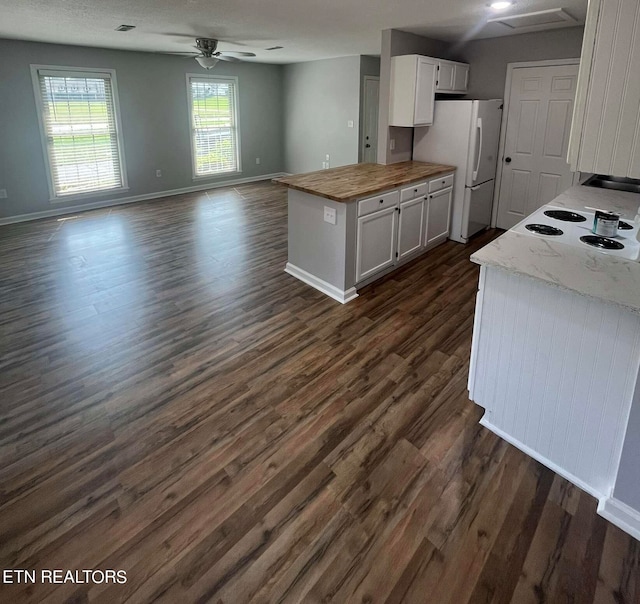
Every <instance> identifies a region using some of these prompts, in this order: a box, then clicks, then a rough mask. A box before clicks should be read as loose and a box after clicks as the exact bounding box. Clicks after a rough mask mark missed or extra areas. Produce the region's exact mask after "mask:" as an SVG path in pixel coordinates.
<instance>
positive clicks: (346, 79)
mask: <svg viewBox="0 0 640 604" xmlns="http://www.w3.org/2000/svg"><path fill="white" fill-rule="evenodd" d="M284 109H285V123H284V131H285V162H284V164H285V171H286V172H291V173H293V174H297V173H300V172H313V171H315V170H321V169H322V162H323V161H325V156H326V155H327V154H329V157H330V164H331V167H332V168H334V167H336V166H344V165H347V164H355V163H357V162H358V146H359V145H358V138H359V135H358V132H359V122H360V119H359V117H360V56H353V57H340V58H338V59H326V60H321V61H308V62H305V63H293V64H291V65H285V67H284ZM348 121H353V128H348V127H347V122H348Z"/></svg>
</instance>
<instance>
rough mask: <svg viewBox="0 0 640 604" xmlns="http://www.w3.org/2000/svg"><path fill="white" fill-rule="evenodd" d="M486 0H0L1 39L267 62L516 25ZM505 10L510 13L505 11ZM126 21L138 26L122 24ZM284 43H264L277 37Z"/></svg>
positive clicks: (489, 32) (580, 12)
mask: <svg viewBox="0 0 640 604" xmlns="http://www.w3.org/2000/svg"><path fill="white" fill-rule="evenodd" d="M559 1H560V0H516V4H515V6H513V7H512V8H510V9H509V10H508V11H504V13H525V12H531V11H538V10H544V9H550V8H557V7H562V8H564V9H565V10H566V11H567V12H568V13H570V14H571V15H572V16H573V17H574V18H576V19H578V20H579V21H580V22H584V17H585V14H586V7H587V0H562V3H561V4H558V2H559ZM488 2H489V0H320V1H316V2H311V1H309V0H241V1H240V0H0V15H2V18H1V19H0V38H17V39H22V40H31V41H39V42H54V43H61V44H77V45H83V46H98V47H105V48H122V49H129V50H146V51H164V52H181V51H183V52H188V51H190V49H191V45H192V44H193V38H194V37H195V36H196V35H198V36H205V37H215V38H218V39H220V40H221V43H220V45H219V50H248V51H253V52H255V53H256V54H257V55H258V56H257V58H256V59H255V60H256V61H259V62H265V63H291V62H297V61H308V60H312V59H324V58H329V57H339V56H347V55H356V54H371V55H378V54H380V32H381V30H383V29H388V28H397V29H403V30H405V31H411V32H414V33H417V34H421V35H425V36H430V37H433V38H436V39H440V40H446V41H450V42H454V41H458V40H460V39H464V38H469V37H471V38H486V37H494V36H500V35H507V34H509V33H511V32H510V31H509V30H508V28H506V27H505V26H502V25H498V24H487V25H484V22H485V21H486V20H487V19H488V18H491V17H494V16H495V15H496V13H495V12H494V11H491V10H490V9H489V8H487V3H488ZM501 14H503V13H501ZM120 24H130V25H135V26H136V29H134V30H133V31H131V32H127V33H122V32H116V31H114V29H115V28H116V27H117V26H118V25H120ZM276 45H278V46H283V47H284V48H283V49H282V50H275V51H271V52H267V51H265V50H264V49H265V48H268V47H270V46H276Z"/></svg>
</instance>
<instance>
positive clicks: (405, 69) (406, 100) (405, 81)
mask: <svg viewBox="0 0 640 604" xmlns="http://www.w3.org/2000/svg"><path fill="white" fill-rule="evenodd" d="M437 72H438V62H437V60H436V59H432V58H430V57H423V56H421V55H403V56H400V57H392V58H391V94H390V97H389V125H390V126H408V127H412V126H430V125H431V124H433V103H434V95H435V89H436V75H437Z"/></svg>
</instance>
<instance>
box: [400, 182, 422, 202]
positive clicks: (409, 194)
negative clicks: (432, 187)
mask: <svg viewBox="0 0 640 604" xmlns="http://www.w3.org/2000/svg"><path fill="white" fill-rule="evenodd" d="M426 194H427V183H426V182H417V183H414V184H412V185H411V186H410V187H406V188H405V189H402V190H401V191H400V201H408V200H409V199H415V198H416V197H424V196H425V195H426Z"/></svg>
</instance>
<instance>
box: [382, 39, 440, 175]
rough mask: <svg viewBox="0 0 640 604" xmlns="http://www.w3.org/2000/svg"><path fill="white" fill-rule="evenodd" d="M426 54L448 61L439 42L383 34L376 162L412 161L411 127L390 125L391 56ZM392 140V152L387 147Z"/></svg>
mask: <svg viewBox="0 0 640 604" xmlns="http://www.w3.org/2000/svg"><path fill="white" fill-rule="evenodd" d="M413 54H417V55H427V56H430V57H438V58H440V59H450V58H452V57H451V56H450V52H449V45H448V44H447V43H446V42H441V41H440V40H432V39H431V38H424V37H422V36H416V35H415V34H410V33H407V32H404V31H399V30H397V29H385V30H383V32H382V47H381V50H380V111H379V114H378V163H379V164H393V163H396V162H400V161H406V160H409V159H411V154H412V152H413V128H397V127H395V126H389V86H390V78H391V57H397V56H401V55H413ZM391 139H394V140H395V150H394V151H392V150H391V148H390V141H391Z"/></svg>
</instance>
